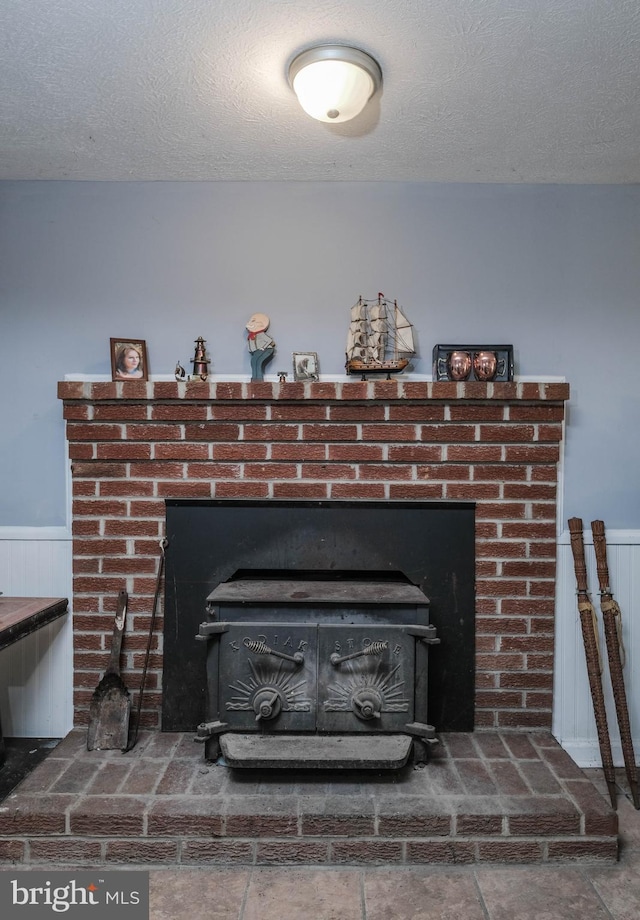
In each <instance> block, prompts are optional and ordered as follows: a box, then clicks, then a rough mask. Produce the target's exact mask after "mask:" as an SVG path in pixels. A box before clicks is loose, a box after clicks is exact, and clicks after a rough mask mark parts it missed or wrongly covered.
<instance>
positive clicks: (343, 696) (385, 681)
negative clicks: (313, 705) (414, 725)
mask: <svg viewBox="0 0 640 920" xmlns="http://www.w3.org/2000/svg"><path fill="white" fill-rule="evenodd" d="M346 664H347V665H348V667H349V670H350V671H351V674H350V675H348V676H347V675H345V681H344V683H340V684H330V685H329V686H328V687H327V689H328V690H329V691H330V692H331V693H334V694H335V696H333V697H329V699H328V700H325V701H324V711H325V712H346V711H350V710H351V708H352V707H351V700H352V699H353V695H354V693H356V692H357V691H358V690H362V689H365V688H367V689H368V688H371V689H373V690H377V691H378V694H379V695H380V697H381V698H382V711H383V712H408V710H409V702H410V701H409V700H408V699H407V698H406V697H404V696H403V695H402V694H403V693H404V685H405V682H404V680H395V679H394V678H395V677H396V676H397V674H398V671H399V670H400V665H399V664H397V665H396V666H395V668H392V669H391V671H389V673H388V674H381V673H380V669H381V666H382V664H383V662H380V661H379V662H377V663H376V669H375V671H374V673H373V674H358V673H357V671H356V667H357V666H356V663H355V662H351V661H349V662H346Z"/></svg>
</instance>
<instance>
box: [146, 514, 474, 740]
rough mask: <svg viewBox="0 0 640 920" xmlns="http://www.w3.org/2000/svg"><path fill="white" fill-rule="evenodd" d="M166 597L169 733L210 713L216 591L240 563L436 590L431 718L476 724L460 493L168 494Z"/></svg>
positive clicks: (448, 727) (468, 530)
mask: <svg viewBox="0 0 640 920" xmlns="http://www.w3.org/2000/svg"><path fill="white" fill-rule="evenodd" d="M166 510H167V537H168V541H169V542H168V547H167V554H166V577H165V605H164V649H163V651H164V662H163V684H162V688H163V713H162V728H163V730H165V731H195V730H196V728H197V726H198V725H199V724H200V723H201V722H203V721H205V720H206V718H207V692H208V691H207V662H206V656H207V648H206V645H207V643H204V642H201V643H198V642H196V641H195V636H196V634H198V631H199V627H200V624H201V623H202V621H203V620H204V619H205V618H206V602H207V597H208V596H209V595H210V594H211V592H212V591H213V590H214V589H215V588H216V587H217V586H218V585H220V584H222V583H224V582H227V581H229V580H231V579H233V578H234V577H237V576H238V573H239V572H245V573H248V574H251V573H252V572H267V571H272V572H278V573H280V575H281V576H282V574H283V573H289V574H290V575H291V576H292V577H294V578H295V577H300V576H306V577H307V578H313V577H314V575H316V574H321V577H327V575H330V574H331V573H347V574H348V573H354V574H355V573H358V574H360V575H361V574H362V573H367V572H371V573H376V574H377V575H384V574H385V573H387V574H388V576H389V577H395V576H396V575H398V576H399V577H401V578H404V579H406V581H407V582H408V583H410V584H412V585H415V586H416V587H418V588H419V589H420V590H421V591H422V592H423V593H424V594H425V595H426V596H427V597H428V598H429V600H430V622H431V623H432V624H433V626H434V627H435V629H436V630H437V635H438V637H439V638H440V640H441V644H440V645H439V646H438V650H437V653H434V654H433V655H432V656H431V658H430V665H429V686H428V701H429V721H430V722H431V723H432V724H433V725H435V726H436V728H437V730H438V731H472V730H473V725H474V720H473V713H474V693H475V666H474V662H475V590H474V580H475V505H474V504H473V503H467V502H465V503H462V502H456V503H450V502H365V501H361V502H340V501H320V502H310V501H303V502H301V501H276V500H272V501H206V500H205V501H196V500H177V499H175V500H168V501H167V502H166Z"/></svg>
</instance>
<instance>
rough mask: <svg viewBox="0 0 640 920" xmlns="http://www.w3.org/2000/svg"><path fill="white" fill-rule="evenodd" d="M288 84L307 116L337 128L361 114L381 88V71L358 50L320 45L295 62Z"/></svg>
mask: <svg viewBox="0 0 640 920" xmlns="http://www.w3.org/2000/svg"><path fill="white" fill-rule="evenodd" d="M289 83H290V84H291V87H292V89H293V91H294V92H295V94H296V96H297V97H298V101H299V103H300V105H301V106H302V108H303V109H304V110H305V112H306V113H307V114H308V115H311V117H312V118H317V119H318V121H326V122H328V123H330V124H331V123H333V124H336V123H338V122H341V121H349V120H350V119H352V118H355V117H356V115H359V114H360V112H361V111H362V110H363V108H364V107H365V105H366V104H367V102H368V101H369V99H370V98H371V97H372V96H373V94H374V93H375V92H376V91H377V90H378V89H379V88H380V86H381V85H382V71H381V69H380V65H379V64H378V62H377V61H374V59H373V58H372V57H371V56H370V55H368V54H367V53H366V52H364V51H360V50H359V49H358V48H349V47H346V46H344V45H318V46H317V47H315V48H309V49H308V50H307V51H303V52H302V54H299V55H298V56H297V57H295V58H294V59H293V61H292V62H291V64H290V65H289Z"/></svg>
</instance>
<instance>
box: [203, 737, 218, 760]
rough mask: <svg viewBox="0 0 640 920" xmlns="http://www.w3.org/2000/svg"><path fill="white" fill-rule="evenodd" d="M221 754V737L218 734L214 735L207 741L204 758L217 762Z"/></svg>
mask: <svg viewBox="0 0 640 920" xmlns="http://www.w3.org/2000/svg"><path fill="white" fill-rule="evenodd" d="M219 756H220V738H219V736H218V735H212V736H211V738H208V739H207V740H206V741H205V745H204V759H205V760H210V761H211V762H215V761H216V760H217V759H218V757H219Z"/></svg>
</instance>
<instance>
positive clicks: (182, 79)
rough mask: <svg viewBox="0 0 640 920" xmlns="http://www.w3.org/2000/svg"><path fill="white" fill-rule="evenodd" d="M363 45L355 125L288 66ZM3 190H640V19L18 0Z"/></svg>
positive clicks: (504, 7)
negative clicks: (286, 183) (366, 100)
mask: <svg viewBox="0 0 640 920" xmlns="http://www.w3.org/2000/svg"><path fill="white" fill-rule="evenodd" d="M329 41H337V42H340V43H344V44H355V45H357V46H359V47H361V48H363V49H364V50H365V51H368V52H369V53H371V54H373V56H374V57H375V58H376V59H377V60H378V61H379V63H380V65H381V66H382V70H383V74H384V77H383V81H384V82H383V89H382V92H381V93H379V94H378V95H377V96H376V97H375V98H374V100H372V102H371V103H370V104H369V106H368V108H367V109H366V110H365V112H364V113H363V114H362V115H360V116H359V117H358V118H357V119H355V120H354V121H352V122H349V123H346V124H344V125H325V124H321V123H320V122H315V121H313V120H311V119H310V118H308V116H306V115H305V114H304V113H303V112H302V110H301V109H300V108H299V106H298V104H297V101H296V98H295V96H294V95H293V93H292V92H291V90H290V88H289V86H288V84H287V80H286V69H287V64H288V63H289V61H290V60H291V58H292V57H293V56H294V55H295V54H296V53H297V52H299V51H300V50H302V49H304V48H305V47H308V46H309V45H311V44H313V43H317V42H319V43H322V42H329ZM0 86H1V87H2V91H1V93H0V179H98V180H128V179H149V180H196V179H205V180H208V179H277V180H280V179H282V180H286V179H299V180H303V179H305V180H313V179H340V180H344V179H351V180H354V179H357V180H421V181H432V182H509V183H510V182H561V183H564V182H579V183H609V182H612V183H623V182H640V102H639V99H640V90H639V88H640V3H639V2H638V0H341V2H329V0H2V2H1V3H0Z"/></svg>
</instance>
